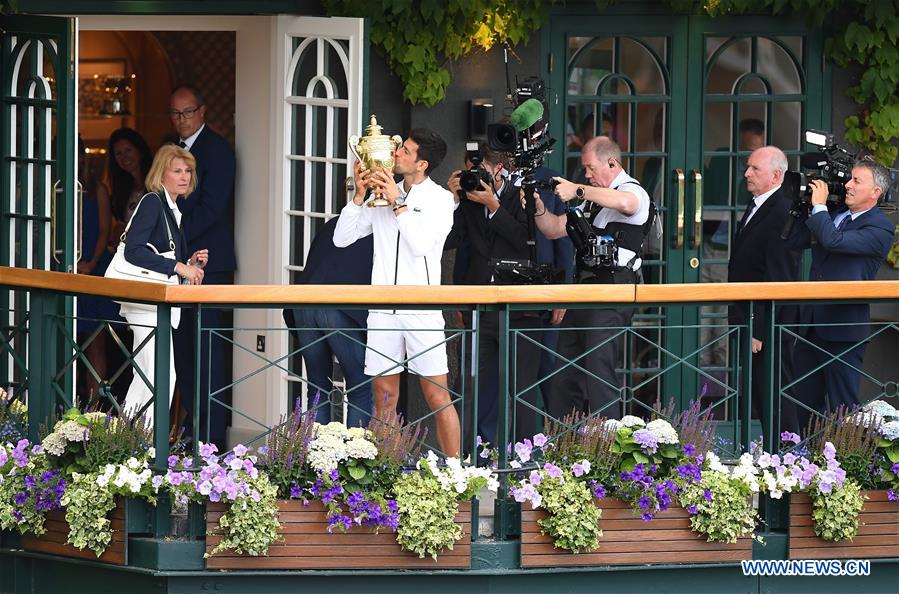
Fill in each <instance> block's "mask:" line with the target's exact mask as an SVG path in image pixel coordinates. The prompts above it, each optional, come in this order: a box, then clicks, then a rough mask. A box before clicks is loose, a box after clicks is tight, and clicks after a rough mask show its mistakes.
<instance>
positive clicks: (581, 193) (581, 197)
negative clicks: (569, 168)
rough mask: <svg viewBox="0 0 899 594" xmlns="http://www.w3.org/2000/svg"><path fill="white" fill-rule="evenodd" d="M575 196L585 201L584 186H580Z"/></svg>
mask: <svg viewBox="0 0 899 594" xmlns="http://www.w3.org/2000/svg"><path fill="white" fill-rule="evenodd" d="M574 195H575V197H576V198H578V199H580V200H583V199H584V186H578V187H577V189H576V190H575V191H574Z"/></svg>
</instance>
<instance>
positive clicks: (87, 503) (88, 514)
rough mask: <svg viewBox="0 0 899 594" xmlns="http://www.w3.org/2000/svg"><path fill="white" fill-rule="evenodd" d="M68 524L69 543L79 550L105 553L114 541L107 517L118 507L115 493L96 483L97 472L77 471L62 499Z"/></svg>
mask: <svg viewBox="0 0 899 594" xmlns="http://www.w3.org/2000/svg"><path fill="white" fill-rule="evenodd" d="M62 504H63V505H64V506H65V507H66V522H68V523H69V538H68V540H67V542H68V543H69V544H70V545H72V546H74V547H75V548H78V549H90V550H92V551H93V552H95V553H96V554H97V557H99V556H100V555H102V554H103V552H104V551H106V549H107V547H109V543H110V542H112V525H111V523H110V521H109V518H108V517H107V516H108V514H109V512H110V511H112V509H113V508H114V507H115V496H114V495H113V493H112V491H110V490H109V489H106V488H103V487H101V486H100V485H98V484H97V475H96V474H77V473H76V474H75V475H74V476H73V477H72V482H71V483H70V484H69V488H67V489H66V494H65V495H64V496H63V498H62Z"/></svg>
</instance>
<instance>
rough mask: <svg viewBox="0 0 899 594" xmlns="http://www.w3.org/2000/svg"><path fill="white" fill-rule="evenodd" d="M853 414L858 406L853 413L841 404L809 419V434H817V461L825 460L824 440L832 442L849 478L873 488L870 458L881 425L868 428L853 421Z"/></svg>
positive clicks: (874, 482)
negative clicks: (821, 415)
mask: <svg viewBox="0 0 899 594" xmlns="http://www.w3.org/2000/svg"><path fill="white" fill-rule="evenodd" d="M854 415H856V411H855V410H853V411H851V413H850V411H849V410H848V409H847V408H846V407H845V406H841V407H838V408H837V409H836V410H835V411H833V412H831V413H830V414H828V415H827V416H825V417H816V418H815V419H814V420H812V421H810V422H809V427H808V430H807V431H806V435H815V436H816V437H815V438H814V440H813V441H812V443H811V444H810V446H811V447H810V449H811V451H812V453H813V454H814V455H815V457H816V462H822V463H823V458H822V456H823V453H822V452H824V447H825V444H827V443H828V442H829V443H832V444H833V446H834V448H836V452H837V453H836V457H837V461H838V462H839V463H840V467H841V468H842V469H843V470H845V471H846V478H849V479H852V480H853V481H854V482H855V483H857V484H858V485H859V486H860V487H862V488H865V489H874V488H876V487H877V480H876V478H875V477H873V476H872V475H871V461H872V460H873V459H874V453H875V451H876V450H877V444H878V442H879V441H880V438H879V437H878V433H879V430H878V425H877V424H875V425H874V427H872V428H870V429H869V428H868V427H867V425H866V424H865V423H861V422H858V421H850V420H849V418H856V417H855V416H854Z"/></svg>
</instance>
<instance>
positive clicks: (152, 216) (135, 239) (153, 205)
mask: <svg viewBox="0 0 899 594" xmlns="http://www.w3.org/2000/svg"><path fill="white" fill-rule="evenodd" d="M166 219H168V223H169V229H170V230H171V231H172V241H173V242H174V243H175V257H176V258H177V261H178V262H186V261H187V258H189V257H190V254H192V253H193V252H189V253H188V251H187V246H186V244H185V242H184V237H183V236H182V235H181V231H180V230H179V229H178V223H176V222H175V215H174V214H172V210H171V209H170V208H169V206H168V203H167V201H166V199H165V196H164V195H163V196H160V195H159V194H157V193H156V192H149V193H148V194H146V195H145V196H144V197H143V198H142V199H141V201H140V206H139V207H138V209H137V211H135V213H134V216H133V217H132V218H131V226H130V227H129V228H128V234H127V235H126V236H125V259H126V260H127V261H128V262H130V263H132V264H135V265H137V266H141V267H142V268H146V269H147V270H152V271H153V272H161V273H164V274H168V275H169V276H171V275H173V274H175V260H170V259H169V258H165V257H163V256H160V255H159V254H155V253H153V250H151V249H150V248H149V247H148V246H147V244H148V243H150V244H153V247H155V248H156V251H158V252H168V251H170V249H171V248H170V247H169V236H168V233H167V232H166V229H165V221H166ZM182 220H183V218H182Z"/></svg>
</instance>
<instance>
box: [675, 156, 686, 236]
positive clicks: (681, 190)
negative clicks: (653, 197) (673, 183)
mask: <svg viewBox="0 0 899 594" xmlns="http://www.w3.org/2000/svg"><path fill="white" fill-rule="evenodd" d="M674 177H675V179H676V180H677V237H676V238H675V240H674V247H675V248H677V249H680V248H682V247H684V207H685V204H684V201H685V199H686V188H685V187H684V186H685V185H686V176H684V170H683V169H675V170H674Z"/></svg>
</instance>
